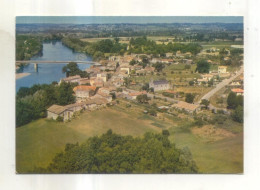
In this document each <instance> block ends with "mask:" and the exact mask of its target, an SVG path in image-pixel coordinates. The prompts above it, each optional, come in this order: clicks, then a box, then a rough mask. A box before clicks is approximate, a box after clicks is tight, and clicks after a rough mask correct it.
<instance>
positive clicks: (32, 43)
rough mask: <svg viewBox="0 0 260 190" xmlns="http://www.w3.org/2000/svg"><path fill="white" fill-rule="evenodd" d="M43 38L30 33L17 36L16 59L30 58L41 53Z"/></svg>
mask: <svg viewBox="0 0 260 190" xmlns="http://www.w3.org/2000/svg"><path fill="white" fill-rule="evenodd" d="M42 47H43V46H42V39H41V38H38V37H36V36H30V35H17V36H16V60H29V59H30V58H31V57H32V56H34V55H36V54H38V53H41V51H42Z"/></svg>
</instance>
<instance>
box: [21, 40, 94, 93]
mask: <svg viewBox="0 0 260 190" xmlns="http://www.w3.org/2000/svg"><path fill="white" fill-rule="evenodd" d="M31 60H37V61H49V60H51V61H72V60H77V61H91V60H92V58H91V57H88V56H86V55H85V54H84V53H77V52H73V51H72V50H71V49H69V48H68V47H66V46H64V45H63V44H62V43H61V42H60V41H58V42H50V43H43V51H42V55H41V56H34V57H32V58H31ZM66 64H67V63H48V64H46V63H44V64H40V63H39V64H38V71H36V70H35V69H34V64H28V65H27V66H25V67H24V68H23V69H20V70H19V71H18V72H20V73H29V74H30V75H28V76H25V77H22V78H19V79H16V92H17V91H18V90H19V89H20V88H21V87H31V86H33V85H34V84H50V83H52V82H53V81H57V82H59V81H60V79H61V78H64V77H65V73H62V67H63V66H65V65H66ZM78 66H79V68H80V69H81V70H85V69H87V68H89V67H90V64H86V63H84V64H83V63H81V64H78Z"/></svg>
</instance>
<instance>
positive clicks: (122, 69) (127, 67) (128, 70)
mask: <svg viewBox="0 0 260 190" xmlns="http://www.w3.org/2000/svg"><path fill="white" fill-rule="evenodd" d="M120 71H124V73H126V74H128V75H129V74H130V71H131V69H130V67H129V66H120Z"/></svg>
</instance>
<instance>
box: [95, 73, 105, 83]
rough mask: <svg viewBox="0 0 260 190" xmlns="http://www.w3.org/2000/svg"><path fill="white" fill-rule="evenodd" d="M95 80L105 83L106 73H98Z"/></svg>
mask: <svg viewBox="0 0 260 190" xmlns="http://www.w3.org/2000/svg"><path fill="white" fill-rule="evenodd" d="M97 78H98V79H101V80H103V82H107V74H106V73H98V74H97Z"/></svg>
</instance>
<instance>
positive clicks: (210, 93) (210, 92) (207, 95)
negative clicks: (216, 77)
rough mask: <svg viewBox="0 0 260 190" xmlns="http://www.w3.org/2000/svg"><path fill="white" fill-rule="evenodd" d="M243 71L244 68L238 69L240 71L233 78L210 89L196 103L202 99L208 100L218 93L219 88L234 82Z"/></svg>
mask: <svg viewBox="0 0 260 190" xmlns="http://www.w3.org/2000/svg"><path fill="white" fill-rule="evenodd" d="M243 71H244V68H243V66H242V67H241V68H240V70H239V71H238V72H237V73H236V74H235V75H234V76H232V77H230V78H229V79H225V80H223V81H222V82H221V83H219V84H217V85H216V87H215V88H214V89H212V90H211V91H209V92H208V93H207V94H205V95H204V96H203V97H202V98H201V99H200V100H199V101H198V102H200V101H201V100H202V99H206V100H209V99H210V97H211V96H213V95H214V94H215V93H216V92H217V91H219V90H220V89H221V88H223V87H224V86H226V85H228V84H229V83H230V82H231V81H232V80H234V79H235V78H237V77H238V76H239V75H241V74H242V73H243Z"/></svg>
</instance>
